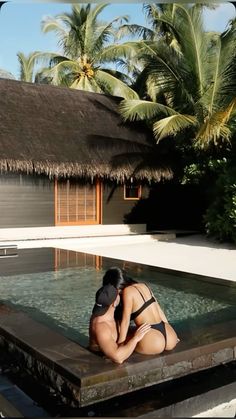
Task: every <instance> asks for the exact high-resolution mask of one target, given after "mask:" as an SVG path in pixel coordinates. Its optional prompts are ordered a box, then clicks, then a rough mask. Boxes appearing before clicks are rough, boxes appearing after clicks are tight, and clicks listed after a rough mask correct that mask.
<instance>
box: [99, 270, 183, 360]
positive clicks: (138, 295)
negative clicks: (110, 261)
mask: <svg viewBox="0 0 236 419" xmlns="http://www.w3.org/2000/svg"><path fill="white" fill-rule="evenodd" d="M108 284H111V285H113V286H114V287H115V288H117V289H118V290H119V292H120V293H121V294H122V295H121V297H122V298H121V300H122V307H121V308H122V315H121V323H120V333H119V339H118V343H123V342H125V340H126V337H127V333H128V330H129V325H130V320H133V321H134V322H135V324H136V326H137V327H139V326H141V325H142V324H143V323H149V324H150V325H151V329H150V330H149V331H148V332H147V333H146V335H145V336H144V337H143V339H142V340H141V341H140V342H138V344H137V346H136V348H135V350H136V352H139V353H142V354H145V355H157V354H160V353H162V352H163V351H164V350H167V351H170V350H172V349H174V348H175V346H176V344H177V343H178V342H179V339H178V336H177V335H176V333H175V331H174V329H173V327H172V326H171V325H170V324H169V323H168V320H167V318H166V316H165V314H164V312H163V311H162V309H161V307H160V305H159V304H158V302H157V300H156V298H155V297H154V295H153V293H152V291H151V289H150V288H149V286H148V285H147V284H145V283H141V282H137V281H135V280H134V279H132V278H130V277H129V276H128V275H127V274H126V272H125V271H123V270H122V269H120V268H117V267H112V268H110V269H108V270H107V271H106V273H105V275H104V277H103V285H108ZM118 314H119V312H118ZM116 318H119V315H117V316H116Z"/></svg>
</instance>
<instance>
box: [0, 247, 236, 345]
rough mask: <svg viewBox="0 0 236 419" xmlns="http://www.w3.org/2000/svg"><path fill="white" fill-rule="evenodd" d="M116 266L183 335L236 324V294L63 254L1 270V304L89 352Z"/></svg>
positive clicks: (25, 258) (28, 255) (43, 253)
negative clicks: (93, 322) (108, 275)
mask: <svg viewBox="0 0 236 419" xmlns="http://www.w3.org/2000/svg"><path fill="white" fill-rule="evenodd" d="M111 266H119V267H122V268H124V269H126V270H127V271H128V272H129V275H131V276H132V277H133V278H134V279H137V280H138V281H145V282H146V283H147V284H149V285H150V286H151V288H152V290H153V292H154V294H155V296H156V298H157V299H158V301H159V303H160V305H161V306H162V308H163V309H164V311H165V313H166V315H167V318H168V319H169V321H170V322H171V323H172V324H174V325H175V327H176V328H178V330H181V329H186V328H196V327H201V326H202V325H211V324H215V323H219V322H222V321H227V320H230V319H234V318H235V316H236V305H235V301H236V298H235V297H236V288H235V287H227V286H224V285H219V284H214V283H210V282H205V281H200V280H199V279H196V278H194V276H191V277H190V276H189V277H185V276H184V275H173V274H172V273H166V272H164V273H163V272H160V271H159V270H158V268H154V267H149V266H146V265H141V264H136V263H131V262H125V261H118V260H114V259H110V258H105V257H102V258H101V257H97V256H95V255H86V254H84V253H80V252H72V251H71V252H69V251H63V250H60V249H46V248H45V249H27V250H25V251H24V250H21V251H19V256H18V258H16V259H14V261H12V260H8V261H4V263H3V264H2V265H1V266H0V295H1V297H0V300H1V301H2V302H4V303H5V304H7V305H10V306H13V307H15V308H16V309H18V310H21V311H24V312H26V313H28V314H29V315H30V316H31V317H32V318H34V319H35V320H37V321H40V322H42V323H45V324H46V325H48V326H49V327H51V328H53V329H55V330H57V331H60V333H62V334H64V335H65V336H66V337H68V338H69V339H72V340H75V341H77V342H79V343H80V344H81V345H83V346H86V345H87V343H88V323H89V317H90V313H91V310H92V307H93V304H94V296H95V293H96V291H97V289H98V288H99V287H100V286H101V283H102V276H103V274H104V272H105V271H106V269H107V268H108V267H111Z"/></svg>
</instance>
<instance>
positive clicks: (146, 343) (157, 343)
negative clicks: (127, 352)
mask: <svg viewBox="0 0 236 419" xmlns="http://www.w3.org/2000/svg"><path fill="white" fill-rule="evenodd" d="M165 346H166V341H165V338H164V336H163V334H162V333H161V332H159V331H158V330H154V329H151V330H149V331H148V332H147V333H146V335H145V336H144V337H143V339H142V340H141V341H140V342H138V344H137V346H136V348H135V352H138V353H140V354H143V355H158V354H161V353H162V352H163V351H164V350H165Z"/></svg>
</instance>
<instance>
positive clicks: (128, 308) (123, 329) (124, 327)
mask: <svg viewBox="0 0 236 419" xmlns="http://www.w3.org/2000/svg"><path fill="white" fill-rule="evenodd" d="M122 300H123V314H122V320H121V324H120V333H119V337H118V343H124V342H125V340H126V337H127V333H128V329H129V324H130V316H131V313H132V307H133V302H132V297H131V293H130V290H129V289H128V287H127V288H125V289H124V290H123V293H122Z"/></svg>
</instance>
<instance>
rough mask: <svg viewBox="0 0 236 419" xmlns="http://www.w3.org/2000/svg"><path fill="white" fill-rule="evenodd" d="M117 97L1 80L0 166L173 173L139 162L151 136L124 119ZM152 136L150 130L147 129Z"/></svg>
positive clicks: (80, 172) (144, 175)
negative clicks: (120, 113)
mask: <svg viewBox="0 0 236 419" xmlns="http://www.w3.org/2000/svg"><path fill="white" fill-rule="evenodd" d="M120 100H121V99H120V98H115V97H110V96H106V95H102V94H95V93H90V92H84V91H78V90H73V89H69V88H62V87H55V86H50V85H45V84H41V85H40V84H31V83H25V82H19V81H14V80H6V79H0V170H1V171H2V172H23V173H37V174H46V175H48V176H49V177H54V176H55V177H61V176H63V177H66V176H79V177H85V178H95V177H99V178H109V179H113V180H117V181H123V180H124V179H126V178H130V177H131V176H133V177H135V178H139V179H147V180H157V181H158V180H160V179H161V178H162V177H165V178H168V177H169V176H170V175H171V172H170V171H168V170H166V169H165V168H156V167H154V166H153V167H152V168H151V167H149V166H148V167H146V168H145V167H144V166H143V165H142V164H140V165H139V170H137V171H135V169H136V168H137V163H140V162H141V160H142V158H143V155H144V153H145V150H146V151H147V150H150V137H149V138H148V134H147V132H146V131H145V130H144V129H143V128H141V127H140V126H138V125H136V126H135V125H134V124H133V123H132V124H127V123H126V124H124V123H123V121H122V119H121V117H120V115H119V113H118V110H117V106H118V104H119V102H120ZM149 135H150V134H149Z"/></svg>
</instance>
